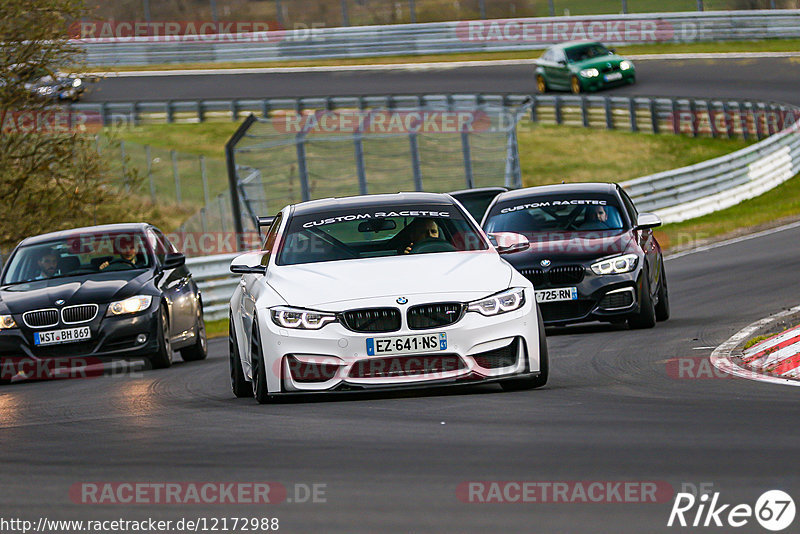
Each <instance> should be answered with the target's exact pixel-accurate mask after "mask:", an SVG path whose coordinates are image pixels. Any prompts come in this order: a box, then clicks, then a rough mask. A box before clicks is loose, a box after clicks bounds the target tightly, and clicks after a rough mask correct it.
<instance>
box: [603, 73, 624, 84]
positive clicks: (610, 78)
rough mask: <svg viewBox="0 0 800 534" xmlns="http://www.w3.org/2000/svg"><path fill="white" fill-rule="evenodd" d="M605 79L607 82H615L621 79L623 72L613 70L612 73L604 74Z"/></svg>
mask: <svg viewBox="0 0 800 534" xmlns="http://www.w3.org/2000/svg"><path fill="white" fill-rule="evenodd" d="M603 79H604V80H605V81H607V82H613V81H614V80H621V79H622V73H621V72H612V73H611V74H606V75H605V76H603Z"/></svg>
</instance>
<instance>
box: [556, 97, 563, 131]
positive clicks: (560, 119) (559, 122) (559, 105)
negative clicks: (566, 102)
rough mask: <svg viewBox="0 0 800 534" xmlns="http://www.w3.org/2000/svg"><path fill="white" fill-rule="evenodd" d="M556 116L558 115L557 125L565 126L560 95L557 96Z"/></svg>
mask: <svg viewBox="0 0 800 534" xmlns="http://www.w3.org/2000/svg"><path fill="white" fill-rule="evenodd" d="M555 115H556V124H563V123H564V117H563V116H562V113H561V97H560V96H559V95H556V100H555Z"/></svg>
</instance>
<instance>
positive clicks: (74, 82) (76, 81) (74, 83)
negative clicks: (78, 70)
mask: <svg viewBox="0 0 800 534" xmlns="http://www.w3.org/2000/svg"><path fill="white" fill-rule="evenodd" d="M82 83H83V82H82V81H81V79H80V78H75V79H74V80H72V87H80V86H81V84H82Z"/></svg>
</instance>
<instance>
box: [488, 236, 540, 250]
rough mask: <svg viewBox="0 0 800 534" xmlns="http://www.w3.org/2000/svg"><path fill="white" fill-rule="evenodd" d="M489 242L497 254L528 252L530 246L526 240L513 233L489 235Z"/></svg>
mask: <svg viewBox="0 0 800 534" xmlns="http://www.w3.org/2000/svg"><path fill="white" fill-rule="evenodd" d="M489 241H490V242H491V243H492V245H494V248H495V249H496V250H497V253H498V254H513V253H515V252H522V251H523V250H528V249H529V248H530V246H531V244H530V242H529V241H528V238H527V237H525V236H524V235H521V234H515V233H513V232H496V233H492V234H489Z"/></svg>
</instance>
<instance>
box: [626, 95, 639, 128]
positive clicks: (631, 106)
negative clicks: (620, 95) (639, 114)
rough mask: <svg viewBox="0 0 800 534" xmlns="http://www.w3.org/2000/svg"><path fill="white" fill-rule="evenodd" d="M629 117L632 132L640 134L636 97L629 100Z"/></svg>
mask: <svg viewBox="0 0 800 534" xmlns="http://www.w3.org/2000/svg"><path fill="white" fill-rule="evenodd" d="M628 116H629V117H630V121H631V131H632V132H638V131H639V123H638V122H637V120H636V99H635V98H634V97H630V98H629V99H628Z"/></svg>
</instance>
